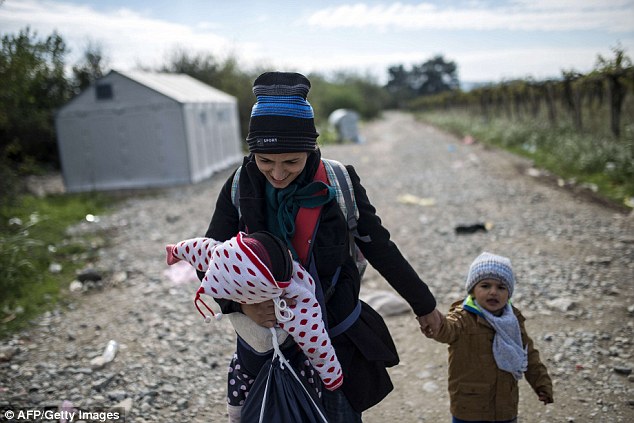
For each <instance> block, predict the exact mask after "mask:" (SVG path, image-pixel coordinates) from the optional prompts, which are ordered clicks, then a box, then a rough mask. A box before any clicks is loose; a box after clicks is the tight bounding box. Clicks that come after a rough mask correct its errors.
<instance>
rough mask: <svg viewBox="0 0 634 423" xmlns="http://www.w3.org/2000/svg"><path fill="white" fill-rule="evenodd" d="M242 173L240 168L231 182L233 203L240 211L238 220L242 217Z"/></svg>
mask: <svg viewBox="0 0 634 423" xmlns="http://www.w3.org/2000/svg"><path fill="white" fill-rule="evenodd" d="M240 173H242V166H240V167H238V170H236V173H234V174H233V181H231V202H232V203H233V206H234V207H235V208H236V210H238V219H239V218H241V217H242V213H241V212H240Z"/></svg>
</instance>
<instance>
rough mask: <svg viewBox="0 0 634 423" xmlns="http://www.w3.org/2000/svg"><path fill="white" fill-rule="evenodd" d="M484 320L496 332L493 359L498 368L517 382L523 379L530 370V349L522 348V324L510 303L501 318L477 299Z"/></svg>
mask: <svg viewBox="0 0 634 423" xmlns="http://www.w3.org/2000/svg"><path fill="white" fill-rule="evenodd" d="M473 301H474V303H476V304H477V305H478V308H480V311H481V312H482V316H484V319H485V320H486V321H487V322H488V323H489V324H490V325H491V326H492V327H493V329H494V330H495V337H494V338H493V357H494V358H495V363H496V364H497V366H498V368H500V369H501V370H504V371H506V372H509V373H511V374H512V375H513V376H514V377H515V379H516V380H520V379H521V378H522V375H523V373H524V372H525V371H526V370H527V369H528V347H526V348H525V347H523V346H522V333H521V331H520V323H519V321H518V320H517V317H516V316H515V313H513V309H512V307H511V305H510V304H509V303H507V304H506V306H505V307H504V311H503V312H502V314H501V315H500V316H496V315H494V314H492V313H490V312H488V311H487V310H485V309H484V308H483V307H481V306H480V305H479V304H478V303H477V302H476V301H475V299H474V300H473Z"/></svg>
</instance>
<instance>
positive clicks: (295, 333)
mask: <svg viewBox="0 0 634 423" xmlns="http://www.w3.org/2000/svg"><path fill="white" fill-rule="evenodd" d="M166 250H167V264H169V265H172V264H175V263H177V262H178V261H180V260H185V261H187V262H188V263H190V264H191V265H192V266H193V267H194V268H196V270H199V271H201V272H205V277H204V278H203V280H202V283H201V285H200V288H199V289H198V291H197V292H196V297H195V300H194V304H195V305H196V308H197V309H198V311H199V312H200V313H201V314H202V315H203V316H204V317H205V320H206V321H209V319H210V318H209V316H205V313H204V312H203V311H202V310H201V308H200V306H199V303H201V304H202V305H203V306H204V307H206V308H207V310H208V311H209V312H210V313H211V314H212V315H215V316H216V318H217V319H218V318H220V317H221V315H220V314H215V313H214V312H213V311H212V309H211V308H210V307H209V306H207V304H205V303H204V301H202V299H201V298H200V294H207V295H210V296H212V297H214V298H224V299H230V300H232V301H236V302H238V303H242V304H252V303H259V302H262V301H265V300H271V299H272V300H273V302H274V304H275V309H276V310H275V311H276V317H277V320H278V323H279V327H280V328H281V329H283V330H284V331H285V332H286V333H288V334H290V336H291V337H292V338H293V339H294V340H295V342H296V343H297V345H298V346H299V347H300V348H301V350H302V351H303V352H304V353H305V355H306V356H307V357H308V360H309V361H310V363H311V364H312V365H313V367H314V368H315V370H316V371H317V373H318V374H319V375H320V377H321V381H322V382H323V384H324V387H325V388H326V389H328V390H335V389H337V388H338V387H339V386H341V384H342V383H343V374H342V371H341V366H340V364H339V361H338V359H337V356H336V354H335V351H334V348H333V347H332V345H331V342H330V337H329V336H328V332H326V329H325V325H324V322H323V319H322V314H321V308H320V306H319V303H318V302H317V300H316V297H315V283H314V281H313V279H312V278H311V276H310V275H309V273H308V272H307V271H305V270H304V269H303V268H302V267H301V265H300V264H299V263H297V262H295V261H293V260H292V258H291V255H290V252H289V251H288V249H287V248H286V247H285V246H284V244H283V243H282V242H281V241H280V240H279V239H278V238H276V237H275V236H273V235H272V234H270V233H268V232H264V231H261V232H255V233H253V234H249V235H247V234H245V233H242V232H240V233H238V235H236V236H235V237H233V238H231V239H229V240H227V241H225V242H219V241H215V240H213V239H211V238H192V239H188V240H184V241H181V242H179V243H177V244H176V245H168V246H167V247H166ZM282 296H285V297H287V298H291V299H292V300H294V301H293V302H292V304H287V303H286V301H285V300H283V299H282V298H281V297H282ZM229 316H230V317H231V323H232V324H233V325H234V328H235V329H236V332H237V333H238V335H239V336H240V339H241V340H242V341H245V342H246V343H247V344H248V347H249V348H252V349H253V350H255V351H257V352H260V353H263V352H265V351H266V350H270V349H271V348H272V344H271V341H270V337H271V333H270V331H269V330H268V329H264V328H262V327H259V326H257V324H255V322H253V321H251V320H250V319H249V318H248V317H246V316H244V315H241V314H240V313H232V314H230V315H229ZM281 339H282V340H283V339H284V338H283V337H282V338H281ZM267 341H268V342H267ZM278 342H280V344H281V343H282V341H281V340H280V335H279V334H278ZM264 344H266V347H264V348H262V346H263V345H264ZM246 364H247V363H241V362H240V359H239V357H238V356H237V355H236V356H234V358H233V361H232V364H231V365H230V374H229V390H230V392H228V411H229V415H230V419H231V420H232V421H239V417H238V416H239V413H240V409H241V408H242V405H243V404H244V400H245V399H246V397H247V395H248V390H249V388H250V386H251V384H252V383H253V378H255V375H257V370H256V369H252V370H253V372H252V373H255V375H253V374H251V375H246V374H245V373H244V372H241V370H240V369H242V368H243V367H246V366H245V365H246ZM252 367H253V366H252ZM304 371H307V372H310V370H309V367H306V368H305V369H302V372H304ZM310 382H311V380H310V378H309V383H310ZM312 385H313V386H315V385H314V384H312ZM315 388H316V390H317V391H318V390H319V389H318V387H317V386H315Z"/></svg>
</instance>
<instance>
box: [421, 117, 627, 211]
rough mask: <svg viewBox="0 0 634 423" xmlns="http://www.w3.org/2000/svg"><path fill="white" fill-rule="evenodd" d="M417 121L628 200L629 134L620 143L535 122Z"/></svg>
mask: <svg viewBox="0 0 634 423" xmlns="http://www.w3.org/2000/svg"><path fill="white" fill-rule="evenodd" d="M418 116H419V117H420V118H421V119H422V120H424V121H426V122H428V123H430V124H433V125H436V126H438V127H441V128H443V129H445V130H447V131H449V132H451V133H453V134H455V135H458V136H465V135H471V136H473V137H474V138H475V139H477V140H478V141H480V142H483V143H485V144H491V145H495V146H498V147H502V148H505V149H507V150H510V151H512V152H514V153H516V154H519V155H522V156H525V157H528V158H530V159H532V160H533V162H534V164H535V166H537V167H540V168H544V169H547V170H548V171H550V172H551V173H553V174H556V175H558V176H560V177H561V178H565V179H574V180H576V181H577V182H579V183H590V184H593V185H595V186H596V187H597V189H598V192H599V193H600V194H602V195H603V196H604V197H606V198H608V199H610V200H612V201H616V202H619V203H623V202H628V201H631V198H632V197H634V160H633V159H632V158H633V157H634V156H633V153H634V152H632V151H631V149H632V145H634V142H633V141H634V131H632V130H631V129H629V130H626V132H625V134H623V137H622V139H620V140H616V139H614V138H613V137H611V136H610V135H602V136H596V135H590V134H584V133H581V134H580V133H579V132H577V131H576V130H574V128H572V127H570V126H565V125H561V126H559V127H556V128H552V127H550V126H548V125H545V124H543V123H541V122H540V121H533V122H517V121H510V120H508V119H503V118H497V119H490V120H488V121H485V120H484V119H482V118H481V117H474V116H472V115H470V114H468V113H465V112H450V113H448V112H443V113H440V112H427V113H421V114H419V115H418Z"/></svg>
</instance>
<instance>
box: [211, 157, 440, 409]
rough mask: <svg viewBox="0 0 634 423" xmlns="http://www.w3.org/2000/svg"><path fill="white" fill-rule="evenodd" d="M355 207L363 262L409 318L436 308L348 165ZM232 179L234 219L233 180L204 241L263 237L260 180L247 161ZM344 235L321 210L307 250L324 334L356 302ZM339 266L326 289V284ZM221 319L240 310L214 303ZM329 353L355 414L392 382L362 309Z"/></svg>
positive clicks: (383, 331)
mask: <svg viewBox="0 0 634 423" xmlns="http://www.w3.org/2000/svg"><path fill="white" fill-rule="evenodd" d="M320 159H321V155H320V152H319V151H317V152H315V153H311V154H310V155H309V158H308V161H307V163H306V167H305V168H304V171H303V172H302V173H301V174H300V175H299V176H298V178H297V183H298V184H299V185H300V186H304V185H306V184H308V183H310V182H311V181H312V180H313V177H314V175H315V172H316V170H317V166H318V164H319V160H320ZM346 168H347V170H348V172H349V174H350V178H351V180H352V185H353V188H354V193H355V197H356V201H357V206H358V208H359V220H358V231H359V234H360V235H361V236H365V235H369V236H370V239H371V241H369V242H363V241H358V240H357V241H356V242H357V245H358V246H359V248H360V249H361V251H362V253H363V254H364V256H365V257H366V258H367V260H368V262H369V263H370V264H371V265H372V266H373V267H374V268H375V269H376V270H377V271H378V272H379V273H380V274H381V275H382V276H383V277H384V278H385V279H386V280H387V281H388V282H389V283H390V285H392V286H393V287H394V289H395V290H396V291H397V292H398V293H399V294H400V295H401V296H402V297H403V298H404V299H405V300H406V301H407V302H408V303H409V304H410V306H411V307H412V310H413V311H414V313H415V314H416V315H417V316H422V315H425V314H428V313H430V312H432V311H433V310H434V309H435V307H436V301H435V299H434V297H433V295H432V294H431V292H430V291H429V289H428V287H427V285H426V284H425V283H424V282H423V281H422V280H421V279H420V278H419V277H418V275H417V274H416V272H415V271H414V269H413V268H412V267H411V266H410V264H409V263H408V262H407V261H406V260H405V258H404V257H403V256H402V254H401V252H400V251H399V250H398V248H397V246H396V245H395V244H394V243H393V242H392V241H391V240H390V234H389V232H388V231H387V230H386V229H385V228H384V227H383V226H382V224H381V220H380V219H379V217H378V216H377V215H376V213H375V211H376V210H375V208H374V207H373V206H372V204H371V203H370V201H369V199H368V197H367V194H366V191H365V189H364V188H363V186H362V185H361V182H360V179H359V177H358V176H357V174H356V172H355V170H354V168H353V167H352V166H346ZM241 172H242V173H241V175H240V182H239V183H240V189H239V192H240V200H239V201H240V212H241V216H239V214H238V211H237V210H236V208H235V207H234V204H233V202H232V200H231V185H232V180H233V175H232V176H231V177H230V178H229V179H228V180H227V182H226V183H225V185H224V187H223V188H222V190H221V192H220V195H219V196H218V200H217V202H216V208H215V211H214V214H213V217H212V219H211V223H210V225H209V229H208V230H207V233H206V234H205V236H207V237H210V238H214V239H216V240H219V241H223V240H227V239H229V238H231V237H233V236H235V235H236V233H237V232H238V231H239V230H241V231H245V232H249V233H250V232H255V231H259V230H267V227H266V225H267V218H266V210H267V208H266V198H265V182H266V178H265V176H264V175H263V174H262V173H261V172H260V171H259V169H258V168H257V165H256V163H255V161H254V160H253V159H252V157H245V159H244V162H243V165H242V167H241ZM349 240H350V238H349V233H348V229H347V224H346V221H345V218H344V216H343V214H342V212H341V209H340V208H339V206H338V204H337V202H336V200H332V201H331V202H330V203H327V204H325V205H324V206H323V207H322V211H321V215H320V220H319V229H318V231H317V234H316V236H315V240H314V245H313V256H314V259H315V264H316V269H317V273H318V275H319V280H320V282H321V284H322V287H323V289H324V291H325V292H327V293H328V300H327V303H326V313H324V315H325V316H326V318H327V320H328V321H327V324H328V326H329V327H330V328H332V327H334V326H335V325H337V323H339V322H341V321H343V320H344V319H345V318H346V317H347V316H348V315H349V314H350V313H351V312H352V311H353V310H354V308H355V306H356V305H357V303H358V301H359V290H360V277H359V272H358V270H357V267H356V265H355V262H354V260H353V259H352V258H351V256H350V253H349V251H350V249H349V242H350V241H349ZM339 266H341V272H340V276H339V279H338V280H337V283H336V286H335V287H334V289H330V288H331V280H332V277H333V275H334V274H335V272H336V270H337V268H338V267H339ZM218 302H219V303H220V305H221V308H222V310H223V313H231V312H236V311H238V312H239V311H240V307H239V305H238V304H236V303H231V302H228V301H222V300H219V301H218ZM332 342H333V346H334V347H335V350H336V352H337V356H338V358H339V361H340V363H341V365H342V368H343V372H344V383H343V386H342V388H341V389H343V391H344V393H345V394H346V397H347V398H348V400H349V401H350V402H351V404H352V406H353V407H354V408H355V409H356V410H357V411H363V410H365V409H367V408H369V407H371V406H373V405H375V404H376V403H378V402H379V401H381V400H382V399H383V398H384V397H385V396H386V395H387V394H388V393H389V392H390V391H391V390H392V383H391V381H390V378H389V376H388V373H387V371H386V369H385V367H389V366H393V365H395V364H397V363H398V355H397V353H396V348H395V346H394V343H393V341H392V338H391V335H390V334H389V331H388V329H387V327H386V325H385V323H384V322H383V319H382V318H381V316H380V315H379V314H378V313H376V312H375V311H374V310H373V309H372V308H371V307H369V306H368V305H366V304H364V303H362V312H361V316H360V317H359V319H357V320H356V322H355V323H354V324H353V325H352V326H351V327H350V328H349V329H348V330H347V331H345V332H344V333H342V334H341V335H339V336H336V337H334V339H333V340H332Z"/></svg>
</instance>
